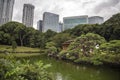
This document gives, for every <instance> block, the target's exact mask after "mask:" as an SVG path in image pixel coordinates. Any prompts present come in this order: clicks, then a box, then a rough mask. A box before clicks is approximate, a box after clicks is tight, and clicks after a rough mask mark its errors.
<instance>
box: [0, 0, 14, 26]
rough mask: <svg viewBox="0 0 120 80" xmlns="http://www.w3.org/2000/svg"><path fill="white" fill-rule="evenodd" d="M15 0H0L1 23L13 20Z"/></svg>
mask: <svg viewBox="0 0 120 80" xmlns="http://www.w3.org/2000/svg"><path fill="white" fill-rule="evenodd" d="M13 6H14V0H0V25H2V24H5V23H7V22H9V21H12V15H13Z"/></svg>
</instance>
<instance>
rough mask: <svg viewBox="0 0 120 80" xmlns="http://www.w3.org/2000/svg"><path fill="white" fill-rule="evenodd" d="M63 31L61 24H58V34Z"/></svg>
mask: <svg viewBox="0 0 120 80" xmlns="http://www.w3.org/2000/svg"><path fill="white" fill-rule="evenodd" d="M62 31H63V23H61V22H60V23H59V29H58V32H62Z"/></svg>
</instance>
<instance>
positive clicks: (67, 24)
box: [63, 15, 88, 30]
mask: <svg viewBox="0 0 120 80" xmlns="http://www.w3.org/2000/svg"><path fill="white" fill-rule="evenodd" d="M79 24H88V16H87V15H84V16H73V17H65V18H63V27H64V28H63V29H64V30H66V29H69V28H74V27H75V26H77V25H79Z"/></svg>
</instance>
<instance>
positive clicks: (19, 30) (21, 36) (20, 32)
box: [15, 24, 27, 46]
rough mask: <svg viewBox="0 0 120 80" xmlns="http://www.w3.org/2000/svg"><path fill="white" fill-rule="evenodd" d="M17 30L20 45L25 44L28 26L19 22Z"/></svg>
mask: <svg viewBox="0 0 120 80" xmlns="http://www.w3.org/2000/svg"><path fill="white" fill-rule="evenodd" d="M15 32H16V33H17V34H18V35H17V36H18V39H19V41H20V45H21V46H23V44H24V43H23V41H24V39H25V37H26V36H27V35H26V33H27V32H26V26H25V25H23V24H18V26H17V27H16V29H15Z"/></svg>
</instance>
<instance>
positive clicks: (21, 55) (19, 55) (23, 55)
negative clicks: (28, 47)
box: [0, 53, 41, 58]
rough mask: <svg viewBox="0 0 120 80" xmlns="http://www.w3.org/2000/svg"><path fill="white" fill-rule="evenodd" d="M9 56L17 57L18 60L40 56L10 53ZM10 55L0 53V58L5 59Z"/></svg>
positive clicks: (37, 54)
mask: <svg viewBox="0 0 120 80" xmlns="http://www.w3.org/2000/svg"><path fill="white" fill-rule="evenodd" d="M10 55H12V56H15V57H18V58H23V57H33V56H40V55H41V54H39V53H31V54H29V53H11V54H10ZM10 55H7V54H4V53H1V54H0V58H5V57H7V56H10Z"/></svg>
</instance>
